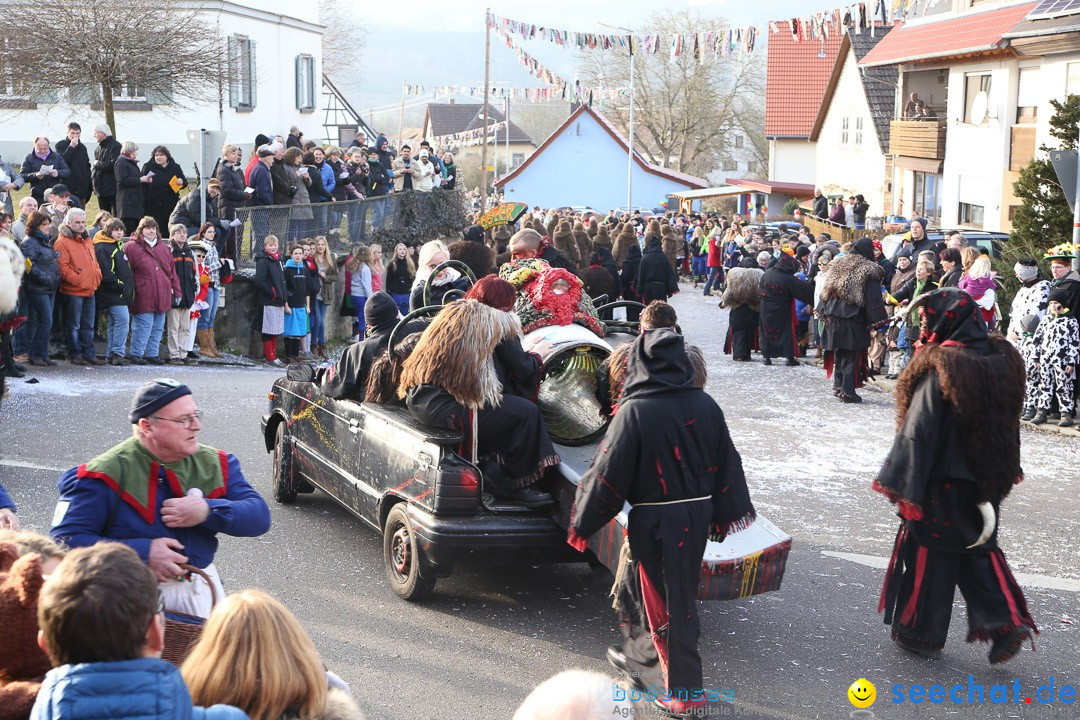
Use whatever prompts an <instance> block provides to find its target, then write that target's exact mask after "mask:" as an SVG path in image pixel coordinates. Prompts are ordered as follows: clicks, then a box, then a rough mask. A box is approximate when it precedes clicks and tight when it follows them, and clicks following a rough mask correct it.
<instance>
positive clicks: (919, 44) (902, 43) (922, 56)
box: [859, 3, 1038, 67]
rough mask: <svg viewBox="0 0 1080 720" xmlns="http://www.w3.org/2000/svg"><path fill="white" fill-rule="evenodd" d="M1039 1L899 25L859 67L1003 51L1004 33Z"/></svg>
mask: <svg viewBox="0 0 1080 720" xmlns="http://www.w3.org/2000/svg"><path fill="white" fill-rule="evenodd" d="M1037 4H1038V3H1026V4H1024V5H1014V6H1012V7H1007V8H1001V9H1000V10H991V11H990V12H982V13H973V14H971V15H963V16H961V17H954V18H950V19H948V20H941V21H939V22H929V23H925V24H920V25H914V26H902V27H899V28H897V29H896V30H893V31H892V32H891V33H889V35H888V36H887V37H886V38H885V39H884V40H882V41H881V42H879V43H878V44H877V46H876V47H875V48H874V49H873V50H871V51H870V52H868V53H867V54H866V57H864V58H863V59H862V61H861V62H860V63H859V65H861V66H862V67H877V66H879V65H895V64H897V63H910V62H920V61H925V60H938V59H941V58H948V57H958V56H964V55H973V54H986V53H990V54H997V53H1002V52H1005V51H1006V48H1007V47H1008V44H1009V43H1008V41H1007V40H1004V38H1003V36H1004V35H1005V33H1007V32H1009V31H1010V30H1011V29H1012V28H1013V26H1014V25H1016V24H1017V23H1018V22H1020V21H1021V20H1023V19H1024V17H1025V16H1026V15H1027V14H1028V12H1030V11H1031V10H1032V8H1034V7H1035V6H1036V5H1037Z"/></svg>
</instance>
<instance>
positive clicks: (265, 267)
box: [255, 251, 289, 307]
mask: <svg viewBox="0 0 1080 720" xmlns="http://www.w3.org/2000/svg"><path fill="white" fill-rule="evenodd" d="M255 288H256V289H257V290H258V293H259V304H260V305H263V306H266V305H272V306H274V307H285V298H286V297H287V296H288V294H289V286H288V278H287V277H286V275H285V269H284V268H283V267H282V264H281V260H280V259H277V258H273V257H271V256H270V255H269V254H267V253H266V252H265V251H264V252H261V253H259V254H258V255H256V256H255Z"/></svg>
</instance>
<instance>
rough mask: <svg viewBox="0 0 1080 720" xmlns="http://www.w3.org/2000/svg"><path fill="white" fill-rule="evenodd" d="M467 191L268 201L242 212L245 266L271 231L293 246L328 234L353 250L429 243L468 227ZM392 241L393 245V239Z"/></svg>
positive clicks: (333, 245)
mask: <svg viewBox="0 0 1080 720" xmlns="http://www.w3.org/2000/svg"><path fill="white" fill-rule="evenodd" d="M464 203H465V196H464V193H462V192H461V191H458V190H434V191H432V192H428V193H423V192H416V191H406V192H399V193H392V194H390V195H386V196H384V197H376V198H365V199H363V200H346V201H342V202H332V203H317V204H310V205H264V206H258V207H244V208H239V209H238V210H237V211H236V218H237V219H238V220H240V221H241V222H242V223H243V225H242V226H240V227H239V228H237V230H238V231H239V233H240V236H239V244H238V247H237V253H236V254H237V260H238V262H239V264H240V265H241V266H250V265H251V264H253V262H254V260H253V259H254V256H255V254H257V253H258V252H260V251H261V250H262V245H263V240H264V239H265V238H266V236H267V235H274V236H275V237H277V238H278V240H279V241H280V242H281V243H282V246H283V247H284V246H287V245H288V243H290V242H294V241H297V240H302V239H304V238H315V237H318V236H320V235H321V236H323V237H325V238H326V240H327V243H328V244H329V245H330V249H331V250H334V251H338V252H344V251H348V250H349V248H350V247H351V246H352V245H353V244H355V243H372V242H382V243H384V244H386V245H390V247H389V248H388V250H392V249H393V245H396V244H397V243H398V242H410V241H412V242H424V241H427V240H433V239H436V238H438V237H441V236H449V235H451V234H453V233H457V232H460V231H461V230H462V229H463V228H464V227H465V205H464ZM391 243H392V244H391Z"/></svg>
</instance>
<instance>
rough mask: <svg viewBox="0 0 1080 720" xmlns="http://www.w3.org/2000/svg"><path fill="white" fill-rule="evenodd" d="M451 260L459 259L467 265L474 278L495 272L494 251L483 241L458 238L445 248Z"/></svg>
mask: <svg viewBox="0 0 1080 720" xmlns="http://www.w3.org/2000/svg"><path fill="white" fill-rule="evenodd" d="M447 250H449V251H450V259H451V260H460V261H461V262H463V263H465V264H466V265H468V266H469V269H470V270H472V271H473V274H474V275H476V279H477V280H479V279H480V278H482V277H484V276H485V275H490V274H491V273H493V272H495V253H494V252H493V251H492V249H491V248H490V247H488V246H487V245H485V244H483V243H477V242H470V241H468V240H458V241H457V242H454V243H450V247H448V248H447Z"/></svg>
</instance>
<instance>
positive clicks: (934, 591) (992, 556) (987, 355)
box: [874, 288, 1037, 665]
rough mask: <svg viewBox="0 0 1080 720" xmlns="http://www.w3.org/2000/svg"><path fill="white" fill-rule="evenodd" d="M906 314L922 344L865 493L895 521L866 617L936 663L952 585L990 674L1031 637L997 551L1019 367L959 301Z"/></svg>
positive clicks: (943, 293)
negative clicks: (986, 649) (881, 579)
mask: <svg viewBox="0 0 1080 720" xmlns="http://www.w3.org/2000/svg"><path fill="white" fill-rule="evenodd" d="M913 305H914V306H915V310H916V311H921V312H922V315H923V322H922V341H923V343H924V345H923V346H922V347H921V349H920V350H919V352H918V353H917V354H916V355H915V358H914V359H913V360H912V361H911V363H909V365H908V367H907V368H906V369H905V371H904V374H903V375H902V376H901V378H900V381H899V383H898V385H897V388H896V407H897V417H898V418H899V419H898V423H897V425H898V427H897V434H896V439H895V440H894V442H893V446H892V450H891V451H890V452H889V456H888V458H887V459H886V461H885V464H884V466H883V467H882V470H881V472H880V473H879V474H878V477H877V480H876V481H875V482H874V489H875V490H877V491H878V492H880V493H882V494H884V495H885V496H886V497H888V498H889V499H890V500H891V501H892V502H894V503H896V504H897V506H898V509H899V512H900V516H901V517H902V521H901V524H900V530H899V532H898V533H897V536H896V543H895V545H894V547H893V555H892V559H891V561H890V562H889V569H888V572H887V573H886V575H885V583H884V587H883V588H882V592H881V602H880V604H879V606H878V612H882V611H884V613H885V622H886V624H891V625H892V639H893V640H894V641H895V642H896V643H897V644H898V645H899V646H900V647H902V648H904V649H905V650H908V651H910V652H913V653H917V654H919V655H923V656H925V657H933V658H936V657H940V655H941V649H942V648H943V647H944V645H945V638H946V636H947V634H948V630H949V620H950V614H951V611H952V604H953V595H954V593H955V590H956V588H957V586H959V588H960V592H961V593H962V594H963V596H964V599H965V601H966V602H967V606H968V607H967V609H968V634H967V640H968V642H973V641H975V640H979V641H981V642H990V643H991V647H990V663H991V664H994V665H996V664H998V663H1003V662H1005V661H1006V660H1008V659H1010V658H1011V657H1013V656H1014V655H1016V653H1017V652H1019V650H1020V648H1021V647H1022V645H1023V644H1024V642H1025V641H1026V640H1028V639H1029V638H1030V637H1031V634H1032V632H1037V630H1036V628H1035V622H1034V621H1033V620H1032V618H1031V615H1030V613H1028V610H1027V604H1026V602H1025V601H1024V594H1023V592H1021V590H1020V587H1019V586H1018V585H1017V583H1016V580H1015V579H1014V578H1013V575H1012V572H1011V571H1010V570H1009V565H1008V563H1007V562H1006V560H1005V555H1004V553H1002V551H1001V549H1000V548H999V547H998V546H997V530H998V524H997V518H999V517H1000V512H999V508H1000V505H1001V502H1002V501H1003V500H1004V499H1005V498H1006V497H1007V496H1008V494H1009V491H1010V490H1012V488H1013V486H1014V485H1015V484H1016V483H1018V482H1020V480H1022V479H1023V470H1022V469H1021V468H1020V443H1019V442H1018V438H1019V437H1020V408H1021V405H1022V403H1023V396H1024V363H1023V360H1022V359H1021V358H1020V354H1019V353H1018V352H1017V351H1016V348H1014V347H1013V346H1012V345H1011V344H1010V343H1009V342H1008V341H1007V340H1005V339H1004V338H1002V337H997V336H993V337H992V336H990V335H989V333H988V332H987V330H986V323H985V322H984V321H983V319H982V317H981V314H980V312H979V310H978V306H977V305H976V304H975V302H974V301H973V300H972V299H971V296H970V295H968V294H967V293H965V292H963V291H961V290H958V289H955V288H950V289H941V290H936V291H934V292H932V293H929V294H927V295H925V296H923V297H922V298H920V299H919V300H917V301H916V302H915V303H914V304H913ZM987 388H993V389H994V390H993V392H988V391H987Z"/></svg>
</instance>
